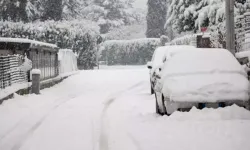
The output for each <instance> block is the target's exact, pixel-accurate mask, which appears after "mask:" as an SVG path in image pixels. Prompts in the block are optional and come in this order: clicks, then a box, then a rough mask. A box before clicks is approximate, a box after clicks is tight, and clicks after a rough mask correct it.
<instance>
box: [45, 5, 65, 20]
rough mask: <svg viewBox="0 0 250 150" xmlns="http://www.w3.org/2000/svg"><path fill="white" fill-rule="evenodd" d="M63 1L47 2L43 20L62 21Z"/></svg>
mask: <svg viewBox="0 0 250 150" xmlns="http://www.w3.org/2000/svg"><path fill="white" fill-rule="evenodd" d="M62 2H63V1H62V0H47V1H46V2H45V8H44V9H45V13H44V15H43V18H42V20H55V21H58V20H61V19H62V12H63V3H62Z"/></svg>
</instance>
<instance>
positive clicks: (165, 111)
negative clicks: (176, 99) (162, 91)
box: [161, 95, 168, 115]
mask: <svg viewBox="0 0 250 150" xmlns="http://www.w3.org/2000/svg"><path fill="white" fill-rule="evenodd" d="M161 101H162V112H163V114H164V115H168V113H167V108H166V105H165V98H164V95H161Z"/></svg>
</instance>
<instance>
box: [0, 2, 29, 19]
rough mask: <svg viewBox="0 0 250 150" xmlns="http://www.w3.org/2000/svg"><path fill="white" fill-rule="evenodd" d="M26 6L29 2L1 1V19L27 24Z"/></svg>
mask: <svg viewBox="0 0 250 150" xmlns="http://www.w3.org/2000/svg"><path fill="white" fill-rule="evenodd" d="M26 6H27V0H12V1H10V0H1V1H0V18H1V19H2V20H12V21H25V22H27V21H28V17H27V13H26Z"/></svg>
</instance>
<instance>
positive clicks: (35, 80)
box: [31, 69, 41, 94]
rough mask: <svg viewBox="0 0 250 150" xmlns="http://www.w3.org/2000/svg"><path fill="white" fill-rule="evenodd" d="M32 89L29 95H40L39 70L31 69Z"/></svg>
mask: <svg viewBox="0 0 250 150" xmlns="http://www.w3.org/2000/svg"><path fill="white" fill-rule="evenodd" d="M31 74H32V87H31V93H32V94H40V75H41V71H40V70H39V69H32V70H31Z"/></svg>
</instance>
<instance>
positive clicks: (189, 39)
mask: <svg viewBox="0 0 250 150" xmlns="http://www.w3.org/2000/svg"><path fill="white" fill-rule="evenodd" d="M197 35H198V34H190V35H185V36H182V37H178V38H175V39H173V40H172V41H171V42H169V43H167V44H168V45H193V46H197V45H196V38H197Z"/></svg>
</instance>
